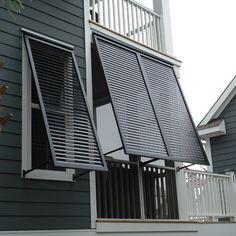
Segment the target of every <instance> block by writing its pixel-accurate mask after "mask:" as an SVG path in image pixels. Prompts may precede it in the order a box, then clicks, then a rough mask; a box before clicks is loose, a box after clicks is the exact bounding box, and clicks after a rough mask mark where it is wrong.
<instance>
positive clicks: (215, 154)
mask: <svg viewBox="0 0 236 236" xmlns="http://www.w3.org/2000/svg"><path fill="white" fill-rule="evenodd" d="M220 118H221V119H224V121H225V127H226V135H222V136H219V137H214V138H211V151H212V161H213V166H214V171H216V172H221V173H222V172H224V171H225V170H229V169H236V96H235V97H234V98H233V99H232V100H231V101H230V103H229V104H228V105H227V106H226V108H225V109H224V111H223V112H222V113H221V115H220Z"/></svg>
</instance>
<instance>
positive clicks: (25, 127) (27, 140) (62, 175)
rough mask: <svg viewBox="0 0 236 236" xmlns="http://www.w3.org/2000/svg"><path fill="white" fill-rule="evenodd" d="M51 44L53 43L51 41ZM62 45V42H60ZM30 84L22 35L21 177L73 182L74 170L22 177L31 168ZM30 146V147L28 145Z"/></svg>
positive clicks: (44, 172)
mask: <svg viewBox="0 0 236 236" xmlns="http://www.w3.org/2000/svg"><path fill="white" fill-rule="evenodd" d="M52 42H53V41H52ZM61 43H62V42H61ZM31 84H32V73H31V68H30V62H29V59H28V56H27V50H26V45H25V42H24V37H23V33H22V165H21V176H22V178H26V179H41V180H55V181H68V182H74V181H75V180H74V179H73V176H74V174H75V169H68V168H67V169H66V170H65V171H58V170H43V169H35V170H33V171H32V172H30V173H27V175H25V176H23V170H29V169H31V168H32V145H31V140H32V135H31V130H32V129H31V124H32V110H31V109H32V104H31ZM29 144H30V145H29Z"/></svg>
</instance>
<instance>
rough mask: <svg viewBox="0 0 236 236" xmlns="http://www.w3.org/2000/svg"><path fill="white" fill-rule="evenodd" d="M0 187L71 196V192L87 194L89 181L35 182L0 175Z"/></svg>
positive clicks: (15, 176)
mask: <svg viewBox="0 0 236 236" xmlns="http://www.w3.org/2000/svg"><path fill="white" fill-rule="evenodd" d="M0 187H3V188H7V187H8V188H14V187H15V188H18V189H23V188H26V189H38V190H39V189H40V190H42V191H44V190H55V191H68V192H70V193H71V194H73V192H88V191H89V180H88V179H84V180H77V181H76V182H75V183H74V182H64V183H63V184H62V182H60V181H37V184H35V180H32V179H27V180H25V179H23V178H19V176H18V175H7V174H3V173H2V174H0Z"/></svg>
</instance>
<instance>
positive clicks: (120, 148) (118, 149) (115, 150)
mask: <svg viewBox="0 0 236 236" xmlns="http://www.w3.org/2000/svg"><path fill="white" fill-rule="evenodd" d="M122 149H124V147H123V146H122V147H119V148H117V149H114V150H112V151H109V152H106V153H104V156H107V155H109V154H111V153H114V152H117V151H120V150H122Z"/></svg>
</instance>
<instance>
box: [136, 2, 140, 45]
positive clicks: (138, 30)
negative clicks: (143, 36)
mask: <svg viewBox="0 0 236 236" xmlns="http://www.w3.org/2000/svg"><path fill="white" fill-rule="evenodd" d="M138 13H139V7H138V6H136V22H137V35H138V42H140V28H139V27H140V26H139V25H140V23H139V19H140V16H139V14H138Z"/></svg>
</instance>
